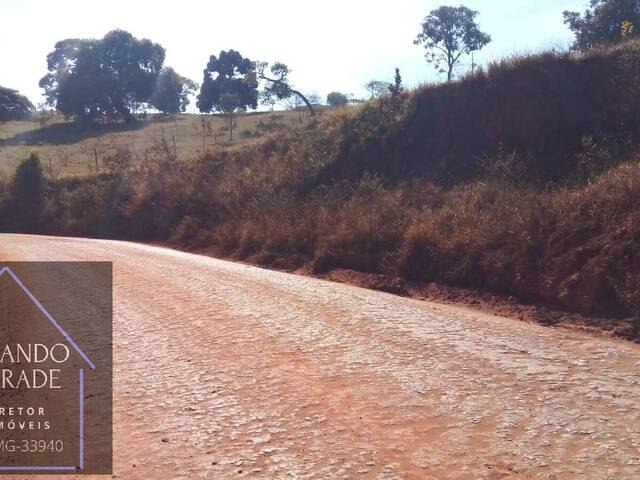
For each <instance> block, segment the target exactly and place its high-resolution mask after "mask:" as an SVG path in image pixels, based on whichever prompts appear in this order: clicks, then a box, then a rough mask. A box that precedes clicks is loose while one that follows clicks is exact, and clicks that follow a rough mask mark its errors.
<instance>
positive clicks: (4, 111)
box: [0, 86, 35, 122]
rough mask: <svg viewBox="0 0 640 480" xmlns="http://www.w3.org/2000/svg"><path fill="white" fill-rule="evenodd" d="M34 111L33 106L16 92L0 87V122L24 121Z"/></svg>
mask: <svg viewBox="0 0 640 480" xmlns="http://www.w3.org/2000/svg"><path fill="white" fill-rule="evenodd" d="M34 110H35V108H34V106H33V104H32V103H31V102H30V101H29V99H28V98H27V97H25V96H24V95H20V94H19V93H18V91H17V90H12V89H10V88H5V87H2V86H0V122H8V121H10V120H26V119H28V118H29V117H30V116H31V114H32V113H33V111H34Z"/></svg>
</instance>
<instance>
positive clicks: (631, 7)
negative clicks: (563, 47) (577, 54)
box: [563, 0, 640, 50]
mask: <svg viewBox="0 0 640 480" xmlns="http://www.w3.org/2000/svg"><path fill="white" fill-rule="evenodd" d="M589 5H590V6H589V8H587V9H586V10H585V12H584V13H583V14H580V13H579V12H570V11H565V12H564V14H563V15H564V23H566V24H567V25H568V26H569V28H570V29H571V30H572V31H573V33H574V34H575V36H576V41H575V43H574V48H575V49H577V50H587V49H589V48H593V47H595V46H597V45H603V44H612V43H617V42H620V41H621V40H624V39H626V38H630V37H632V36H635V35H637V33H638V31H639V29H640V1H638V0H591V1H590V4H589Z"/></svg>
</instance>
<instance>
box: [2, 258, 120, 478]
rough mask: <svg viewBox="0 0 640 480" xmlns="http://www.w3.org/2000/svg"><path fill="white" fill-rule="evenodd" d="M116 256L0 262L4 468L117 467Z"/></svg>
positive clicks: (81, 470)
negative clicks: (109, 258) (114, 453)
mask: <svg viewBox="0 0 640 480" xmlns="http://www.w3.org/2000/svg"><path fill="white" fill-rule="evenodd" d="M112 301H113V298H112V264H111V263H110V262H19V263H18V262H16V263H11V262H9V263H0V473H2V474H14V475H15V474H20V475H24V474H30V473H31V474H75V475H78V474H86V475H99V474H111V473H112V375H113V369H112V365H113V357H112V336H113V331H112V328H113V323H112V314H113V312H112Z"/></svg>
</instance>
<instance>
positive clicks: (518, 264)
mask: <svg viewBox="0 0 640 480" xmlns="http://www.w3.org/2000/svg"><path fill="white" fill-rule="evenodd" d="M270 115H271V114H262V115H256V116H254V117H245V118H243V119H242V120H239V123H240V122H245V121H249V119H251V121H256V122H258V121H259V119H269V118H270ZM280 115H284V114H280ZM294 115H295V114H294ZM639 116H640V44H638V43H628V44H625V45H621V46H618V47H616V48H613V49H608V50H597V51H593V52H591V53H589V54H587V55H583V56H573V55H565V54H562V55H558V54H542V55H536V56H531V57H524V58H515V59H509V60H505V61H503V62H500V63H496V64H494V65H491V66H490V67H489V68H488V69H487V70H486V71H481V72H479V73H476V74H475V75H473V76H471V77H468V78H465V79H463V80H461V81H459V82H455V83H452V84H447V85H437V86H428V87H424V88H421V89H418V90H416V91H413V92H407V93H404V94H402V95H398V96H396V97H391V96H388V97H383V98H381V99H379V100H376V101H371V102H368V103H367V104H365V105H363V106H361V107H358V108H353V109H349V110H341V111H337V112H335V113H334V114H332V115H326V116H325V118H323V119H321V120H319V121H312V122H302V123H299V122H298V121H297V120H296V119H295V118H292V117H291V116H288V117H287V116H283V123H285V122H284V120H287V119H288V121H289V124H290V127H288V128H282V129H279V130H277V131H275V132H274V133H269V134H266V133H265V134H263V136H262V137H261V138H251V139H250V140H247V141H244V140H243V141H242V144H240V145H235V146H234V145H231V146H232V147H233V148H225V149H210V150H209V151H208V153H207V154H206V155H205V156H204V157H203V156H202V155H201V154H198V152H199V150H198V145H199V144H198V136H197V135H194V134H193V133H189V132H190V131H191V130H192V129H193V130H195V126H194V123H197V119H194V118H193V117H186V118H184V119H181V120H180V121H179V122H178V123H177V124H176V125H180V126H181V128H182V132H183V133H182V134H180V133H179V132H178V130H175V132H176V133H174V135H175V137H176V148H173V145H172V137H171V133H170V132H169V130H168V129H167V128H166V126H167V125H170V123H165V124H162V123H161V122H154V121H151V122H149V123H148V124H146V125H145V127H144V129H141V130H140V132H139V133H136V132H131V131H130V132H119V133H117V134H115V133H110V134H108V135H114V136H118V135H122V136H123V137H122V138H123V139H125V143H127V145H135V142H134V141H133V139H134V138H137V137H136V135H138V134H140V133H141V132H142V131H144V130H145V129H148V131H152V130H151V129H154V132H155V133H154V134H153V135H149V136H145V135H142V137H143V138H145V139H152V140H153V141H151V140H144V141H142V145H146V146H147V147H146V148H145V149H144V155H142V157H143V158H137V157H135V156H132V155H131V154H130V152H127V151H126V150H123V149H120V150H118V149H115V151H114V152H115V153H114V155H113V158H112V159H111V161H110V162H107V165H112V166H113V165H116V166H117V168H110V169H109V171H108V173H100V174H95V172H94V174H92V175H85V176H84V177H82V178H72V177H69V178H58V179H51V180H44V181H43V182H42V183H39V181H35V180H34V179H33V178H32V177H33V176H34V175H35V176H37V174H36V173H33V172H34V171H36V170H37V169H33V168H32V169H31V170H29V169H26V168H23V169H22V170H21V173H19V174H17V175H16V176H15V178H13V180H11V181H8V182H5V186H4V187H3V188H4V194H3V200H2V204H1V207H0V208H1V210H0V211H1V212H2V217H0V218H2V225H1V227H2V229H3V230H10V231H15V230H27V231H38V232H41V233H52V234H64V235H83V236H97V237H113V238H127V239H135V240H141V241H159V242H166V243H170V244H173V245H177V246H181V247H184V248H190V249H194V250H199V251H205V252H211V253H213V254H216V255H224V256H228V257H233V258H238V259H243V260H246V261H250V262H254V263H259V264H262V265H267V266H271V267H276V268H286V269H292V270H293V269H297V268H301V267H304V268H307V269H309V270H310V271H311V272H314V273H318V274H327V273H328V272H332V271H336V269H349V270H352V271H358V272H362V273H364V274H367V275H372V276H374V277H375V278H378V279H381V280H380V282H381V285H382V286H383V287H384V288H387V289H389V290H392V291H397V292H403V291H406V288H407V286H410V285H414V284H425V283H429V282H437V283H438V284H442V285H450V286H454V287H460V288H470V289H475V290H479V291H483V292H493V293H496V294H498V295H501V296H504V297H505V298H515V299H518V300H519V301H521V302H530V303H533V304H537V305H544V306H546V307H549V308H552V309H558V310H564V311H569V312H579V313H583V314H588V315H596V316H601V317H607V318H609V319H617V320H616V321H615V322H618V323H619V324H620V325H624V328H621V329H619V330H618V333H620V334H623V335H625V336H627V337H629V338H634V339H638V338H640V321H639V320H638V318H639V317H638V315H639V312H640V275H639V274H638V272H640V253H639V252H640V162H639V161H638V160H639V158H640V157H639V156H638V155H639V153H640V130H639V128H640V124H638V121H637V119H638V118H639ZM163 125H164V126H165V135H164V136H162V135H157V134H158V133H159V132H161V130H162V126H163ZM255 125H256V126H255V127H251V128H253V129H257V128H258V127H257V123H256V124H255ZM104 128H111V127H104ZM176 128H177V127H176ZM238 130H239V131H240V130H242V127H239V128H238ZM28 135H30V134H28ZM181 136H182V137H185V138H181ZM153 137H156V138H155V139H154V138H153ZM158 137H159V138H158ZM14 138H15V135H14ZM189 139H190V140H189ZM82 141H83V142H88V144H89V145H90V144H91V142H92V141H95V139H94V138H93V137H91V138H86V139H84V140H82ZM11 142H12V140H5V141H4V146H3V147H2V148H3V151H5V150H4V149H6V148H15V147H12V146H11ZM76 144H77V142H76ZM76 144H74V145H76ZM188 145H190V147H189V146H188ZM45 147H46V148H49V146H48V145H45ZM46 148H43V151H45V152H46ZM51 148H59V145H56V146H52V147H51ZM70 148H77V147H76V146H74V147H70ZM18 153H19V152H15V154H16V155H17V154H18ZM43 155H46V153H43ZM77 155H78V156H80V155H82V154H81V153H80V152H78V153H77ZM9 161H11V162H15V161H16V158H11V159H10V160H9ZM74 161H76V162H77V165H88V163H89V161H88V160H87V154H84V156H83V157H81V158H80V159H77V158H76V159H75V160H74ZM44 163H45V165H46V163H47V161H46V157H45V162H44ZM87 168H88V167H87ZM79 170H81V169H79ZM29 171H31V172H32V173H30V174H28V173H27V172H29ZM85 171H86V170H85ZM34 185H36V186H34ZM37 185H40V186H39V187H37ZM25 197H26V198H25ZM25 209H26V210H25ZM25 218H35V219H37V221H36V222H32V223H30V224H25V223H24V219H25ZM384 279H391V280H392V281H390V282H386V280H384ZM623 319H625V320H624V321H623ZM629 319H632V320H629ZM633 319H635V320H633ZM615 322H614V324H615ZM603 324H604V323H603ZM608 324H610V323H608Z"/></svg>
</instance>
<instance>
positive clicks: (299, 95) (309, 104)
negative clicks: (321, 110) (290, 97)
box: [291, 89, 316, 116]
mask: <svg viewBox="0 0 640 480" xmlns="http://www.w3.org/2000/svg"><path fill="white" fill-rule="evenodd" d="M291 93H293V94H294V95H297V96H298V97H300V99H301V100H302V101H303V102H304V103H305V105H306V106H307V109H308V110H309V114H310V115H311V116H313V115H315V114H316V111H315V110H314V109H313V105H311V102H310V101H309V100H307V97H305V96H304V95H303V94H302V93H300V92H299V91H298V90H294V89H291Z"/></svg>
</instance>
